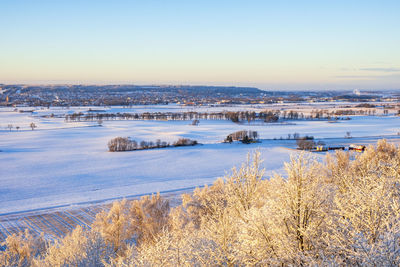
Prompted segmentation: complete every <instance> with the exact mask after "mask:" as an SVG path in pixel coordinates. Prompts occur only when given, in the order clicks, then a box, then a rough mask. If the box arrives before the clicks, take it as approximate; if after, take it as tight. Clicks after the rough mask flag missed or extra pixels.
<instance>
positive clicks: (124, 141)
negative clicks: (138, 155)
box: [108, 137, 197, 152]
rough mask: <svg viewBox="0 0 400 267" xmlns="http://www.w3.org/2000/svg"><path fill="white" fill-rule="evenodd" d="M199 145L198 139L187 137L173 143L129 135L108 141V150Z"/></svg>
mask: <svg viewBox="0 0 400 267" xmlns="http://www.w3.org/2000/svg"><path fill="white" fill-rule="evenodd" d="M194 145H197V141H196V140H190V139H187V138H179V139H178V141H176V142H173V143H172V144H170V143H167V142H165V141H161V140H160V139H157V140H156V141H155V142H152V141H150V142H148V141H141V142H139V143H138V142H136V141H135V140H131V139H130V138H129V137H116V138H113V139H111V140H110V141H109V142H108V150H109V151H111V152H117V151H133V150H143V149H153V148H164V147H170V146H175V147H177V146H194Z"/></svg>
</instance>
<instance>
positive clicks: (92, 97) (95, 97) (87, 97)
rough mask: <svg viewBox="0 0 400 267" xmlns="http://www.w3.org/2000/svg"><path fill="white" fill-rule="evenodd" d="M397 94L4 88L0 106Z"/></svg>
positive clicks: (384, 97)
mask: <svg viewBox="0 0 400 267" xmlns="http://www.w3.org/2000/svg"><path fill="white" fill-rule="evenodd" d="M399 100H400V90H397V91H361V92H360V91H359V90H353V91H329V92H326V91H265V90H260V89H258V88H254V87H223V86H184V85H176V86H173V85H165V86H163V85H102V86H101V85H41V86H33V85H5V84H0V106H114V105H123V106H130V105H156V104H170V103H174V104H180V105H186V106H202V105H230V104H235V105H237V104H273V103H300V102H335V101H346V102H384V101H399Z"/></svg>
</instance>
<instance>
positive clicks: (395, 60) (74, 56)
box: [0, 0, 400, 90]
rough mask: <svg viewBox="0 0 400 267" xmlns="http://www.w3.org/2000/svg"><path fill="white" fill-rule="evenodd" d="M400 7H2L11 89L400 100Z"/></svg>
mask: <svg viewBox="0 0 400 267" xmlns="http://www.w3.org/2000/svg"><path fill="white" fill-rule="evenodd" d="M399 14H400V1H351V0H347V1H324V0H320V1H284V0H282V1H265V0H264V1H252V0H246V1H245V0H242V1H234V0H231V1H217V0H214V1H211V0H203V1H200V0H199V1H190V0H186V1H168V0H163V1H161V0H160V1H152V0H146V1H134V0H132V1H121V0H120V1H100V0H96V1H74V0H69V1H61V0H59V1H57V0H52V1H41V0H35V1H32V0H26V1H23V0H1V1H0V51H1V52H0V82H6V83H10V82H22V83H24V82H29V83H40V82H54V83H63V82H69V83H136V84H216V85H238V86H240V85H252V86H258V87H260V88H263V89H329V90H330V89H353V88H359V89H394V88H400V15H399Z"/></svg>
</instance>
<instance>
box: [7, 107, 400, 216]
mask: <svg viewBox="0 0 400 267" xmlns="http://www.w3.org/2000/svg"><path fill="white" fill-rule="evenodd" d="M136 108H137V109H138V110H135V111H129V112H143V110H139V109H143V108H144V109H147V110H154V109H157V108H159V109H160V108H162V106H161V107H157V106H156V107H154V106H153V107H149V106H147V107H136ZM169 108H171V107H169ZM176 108H179V109H180V108H181V107H176ZM232 108H234V107H232ZM248 108H249V109H251V108H252V107H248ZM24 109H25V110H30V109H34V108H24ZM87 109H88V108H87V107H81V108H71V109H69V110H66V109H62V108H54V109H51V110H47V109H42V110H41V109H39V110H35V112H34V113H32V114H31V113H19V112H14V111H12V109H10V108H2V109H0V151H1V152H0V201H1V203H2V205H1V206H0V215H1V214H6V213H13V212H22V211H27V210H34V209H44V208H49V207H56V206H65V205H73V204H79V203H89V202H95V201H103V200H107V199H116V198H120V197H129V196H135V195H142V194H148V193H152V192H157V191H161V192H167V191H174V190H180V189H185V188H193V187H195V186H201V185H204V184H210V183H212V182H213V181H214V180H215V179H216V178H218V177H222V176H224V175H225V174H226V173H229V170H230V169H231V168H232V167H233V166H239V165H240V164H241V163H242V162H243V161H245V159H246V154H247V153H249V152H252V151H254V150H259V151H260V152H261V154H262V158H263V159H264V162H263V166H264V167H265V168H266V170H267V175H270V174H272V173H273V172H282V171H283V170H282V166H283V162H285V161H288V159H289V158H290V155H291V154H293V153H297V152H296V151H294V150H291V149H288V148H295V146H296V145H295V141H293V140H279V138H280V137H283V138H286V137H287V135H288V134H293V133H295V132H297V133H300V134H301V135H313V136H314V137H315V138H321V139H323V140H324V141H325V142H326V143H328V144H332V145H341V144H348V143H354V142H355V143H360V144H367V143H373V142H376V140H377V139H379V138H380V136H383V137H386V138H389V139H391V140H392V141H396V142H397V141H398V140H399V139H398V136H397V133H398V132H400V118H399V117H395V116H386V117H362V116H354V117H352V120H349V121H340V122H339V123H328V122H326V121H295V122H294V124H287V125H282V124H265V125H247V124H243V125H238V124H234V123H232V122H230V121H205V120H201V121H200V124H199V125H198V126H192V125H190V122H189V121H105V122H104V123H103V126H97V125H96V123H95V122H79V123H66V122H64V120H63V119H61V118H43V117H41V116H40V115H43V114H51V113H54V114H65V113H66V112H68V113H73V112H75V111H84V110H87ZM97 109H99V108H97ZM165 109H167V108H165ZM171 109H174V108H173V107H172V108H171ZM241 110H243V108H241ZM163 111H167V110H163ZM175 111H182V110H175ZM112 112H115V110H113V111H112ZM125 112H126V111H125ZM31 122H34V123H35V124H36V125H37V128H36V129H35V130H34V131H32V130H31V129H30V128H29V124H30V123H31ZM8 124H12V125H13V128H12V130H11V131H9V130H8V129H6V127H7V125H8ZM16 126H19V127H20V129H19V130H18V131H17V130H16V128H15V127H16ZM238 130H256V131H258V132H259V135H260V137H261V138H262V139H264V140H262V142H261V143H258V144H250V145H243V144H221V143H220V141H222V140H223V139H224V137H225V136H226V135H228V134H230V133H232V132H235V131H238ZM346 132H350V133H351V135H352V136H353V137H354V139H350V140H348V139H344V138H343V137H344V136H345V135H346ZM116 136H129V137H131V138H133V139H136V140H138V141H140V140H147V141H155V140H156V139H161V140H162V141H175V140H177V139H178V138H179V137H185V138H190V139H195V140H197V141H199V142H200V143H202V144H203V145H200V146H195V147H177V148H164V149H154V150H147V151H131V152H120V153H111V152H107V142H108V141H109V140H110V139H111V138H114V137H116ZM273 138H278V140H272V139H273ZM267 139H268V140H267ZM317 156H321V155H320V154H318V155H317Z"/></svg>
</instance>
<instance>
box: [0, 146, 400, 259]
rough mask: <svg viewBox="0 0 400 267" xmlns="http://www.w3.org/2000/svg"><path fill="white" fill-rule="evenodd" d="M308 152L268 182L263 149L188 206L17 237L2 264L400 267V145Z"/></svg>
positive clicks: (159, 206) (136, 207)
mask: <svg viewBox="0 0 400 267" xmlns="http://www.w3.org/2000/svg"><path fill="white" fill-rule="evenodd" d="M308 155H309V154H301V155H300V156H298V157H294V158H292V159H291V161H290V162H288V163H286V164H285V169H286V176H281V175H279V174H275V175H274V176H272V177H269V179H264V178H265V176H264V170H262V169H260V157H259V155H258V154H255V155H254V156H253V159H252V160H251V159H248V161H247V163H245V164H244V165H243V166H242V167H241V168H239V169H233V170H232V173H231V174H230V175H228V176H226V177H225V178H224V179H218V180H217V181H215V182H214V184H213V185H211V186H205V187H204V188H197V189H196V190H195V191H194V192H193V193H191V194H185V195H183V196H182V204H181V205H179V206H176V207H173V208H172V207H170V205H169V202H168V201H167V200H165V199H164V198H163V197H161V196H160V195H153V196H145V197H142V198H141V199H140V200H133V201H131V202H127V201H126V200H123V201H120V202H115V203H114V204H113V205H112V207H111V209H109V210H108V211H103V212H101V213H99V214H98V215H97V216H96V220H95V221H94V223H93V225H92V228H91V229H90V230H88V229H82V228H81V227H78V228H76V229H75V230H73V231H72V232H71V233H69V234H68V235H66V236H65V237H64V238H62V239H59V240H55V241H45V240H44V238H43V236H41V237H34V236H32V235H30V234H29V233H20V234H13V235H11V236H9V237H8V238H7V240H6V242H5V244H4V245H5V247H4V248H5V249H4V251H0V265H2V266H28V265H29V266H30V265H32V266H399V265H400V186H399V185H400V168H399V166H400V149H399V148H398V147H396V146H394V145H392V144H388V143H387V142H386V141H379V142H378V144H377V145H376V147H373V146H370V147H368V148H367V149H366V151H365V152H364V153H362V154H359V155H356V156H353V155H351V154H349V153H347V152H338V153H337V154H336V155H335V156H331V155H328V156H327V157H326V158H325V160H324V161H323V162H321V161H317V160H316V159H314V158H310V156H308ZM353 157H355V158H354V159H353Z"/></svg>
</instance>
